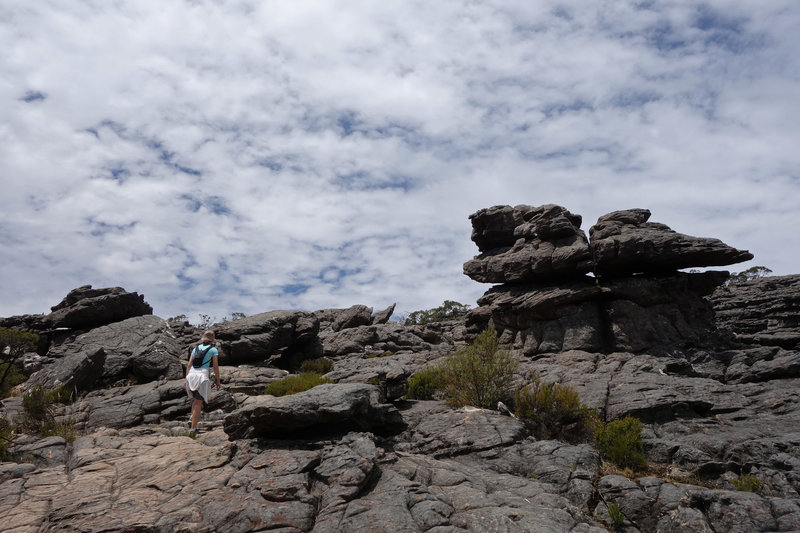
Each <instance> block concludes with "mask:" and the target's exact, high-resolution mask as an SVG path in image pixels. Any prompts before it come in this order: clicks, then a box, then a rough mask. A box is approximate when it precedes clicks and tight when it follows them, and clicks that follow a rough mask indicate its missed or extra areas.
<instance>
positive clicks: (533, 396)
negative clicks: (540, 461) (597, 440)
mask: <svg viewBox="0 0 800 533" xmlns="http://www.w3.org/2000/svg"><path fill="white" fill-rule="evenodd" d="M514 405H515V406H516V415H517V417H519V418H520V419H522V420H523V421H525V423H526V424H528V425H529V426H531V427H532V428H533V432H534V434H535V435H536V437H537V438H539V439H552V438H564V439H566V440H569V441H572V442H577V441H581V440H586V439H588V438H590V437H591V434H592V431H593V429H594V426H595V424H596V422H597V420H598V418H597V414H596V413H595V411H594V410H592V409H589V408H588V407H586V406H585V405H584V404H583V403H581V400H580V398H579V397H578V393H577V392H576V391H575V389H573V388H572V387H570V386H569V385H563V384H561V383H545V382H543V381H542V380H541V379H540V378H538V377H537V378H536V379H535V380H534V382H533V383H531V384H530V385H526V386H524V387H522V388H520V389H519V390H517V392H516V393H515V394H514Z"/></svg>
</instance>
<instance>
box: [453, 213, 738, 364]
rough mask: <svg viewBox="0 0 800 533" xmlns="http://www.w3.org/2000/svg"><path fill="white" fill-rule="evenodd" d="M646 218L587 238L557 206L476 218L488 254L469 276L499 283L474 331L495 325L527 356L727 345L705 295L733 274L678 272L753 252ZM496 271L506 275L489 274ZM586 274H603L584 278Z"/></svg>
mask: <svg viewBox="0 0 800 533" xmlns="http://www.w3.org/2000/svg"><path fill="white" fill-rule="evenodd" d="M649 217H650V212H649V211H647V210H646V209H631V210H627V211H617V212H614V213H609V214H608V215H605V216H602V217H600V219H599V220H598V222H597V224H596V225H594V226H593V227H592V228H591V229H590V230H589V235H590V237H591V240H590V241H586V239H585V237H584V236H583V233H582V232H581V230H580V223H581V218H580V217H579V216H577V215H573V214H571V213H570V212H569V211H567V210H566V209H564V208H562V207H559V206H553V205H545V206H540V207H536V208H534V207H530V206H517V207H514V208H511V207H509V206H503V207H493V208H491V209H485V210H481V211H478V212H477V213H475V214H474V215H472V217H471V219H472V224H473V240H474V241H475V242H476V244H478V247H479V249H480V250H481V251H482V252H483V253H482V254H481V255H479V256H478V257H476V258H475V259H473V260H472V261H468V262H467V263H465V265H464V272H465V273H466V274H467V275H468V276H470V277H472V278H473V279H475V280H476V281H482V282H487V281H489V282H502V285H497V286H495V287H493V288H492V289H490V290H489V291H487V292H486V294H484V295H483V297H481V298H480V299H479V300H478V308H476V309H474V310H472V311H471V312H470V313H469V315H468V317H467V325H468V327H469V328H470V332H471V333H473V334H475V333H477V332H479V331H481V330H482V329H484V328H486V327H487V326H488V325H489V324H493V325H494V326H495V327H496V328H497V329H499V330H500V331H501V333H503V339H504V340H505V341H506V342H510V343H513V345H514V347H515V348H517V349H518V350H520V351H521V352H522V353H523V354H525V355H528V356H532V355H535V354H537V353H547V352H554V351H556V352H557V351H564V350H573V349H575V350H587V351H600V352H603V353H611V352H614V351H633V352H642V351H645V350H662V351H663V350H670V349H683V348H687V347H700V346H704V345H708V344H713V343H719V342H721V340H720V337H719V336H718V335H716V334H715V329H716V326H715V323H714V314H713V311H712V309H711V305H710V304H709V303H708V301H707V300H706V299H705V297H706V296H708V295H709V294H711V293H712V292H713V290H714V289H715V288H716V287H718V286H720V285H722V284H723V283H724V282H725V280H726V279H727V277H728V273H727V272H705V273H700V274H685V273H680V272H678V271H677V270H678V269H679V268H684V267H695V266H707V265H723V264H729V263H735V262H739V261H745V260H748V259H752V255H751V254H749V253H748V252H746V251H741V250H737V249H735V248H731V247H730V246H727V245H725V244H723V243H722V242H720V241H719V240H717V239H703V238H697V237H689V236H686V235H681V234H679V233H676V232H674V231H672V230H671V229H669V228H668V227H667V226H665V225H663V224H657V223H652V222H648V219H649ZM512 240H513V244H509V243H511V242H512ZM578 243H581V244H580V246H579V248H580V250H582V251H581V252H578V251H576V250H577V249H576V246H578ZM556 258H558V261H556ZM541 265H544V266H541ZM556 265H561V267H563V268H555V266H556ZM495 271H496V272H502V273H503V275H502V276H494V275H486V273H487V272H495ZM589 271H592V272H594V273H595V274H596V275H597V277H589V276H586V275H585V273H586V272H589Z"/></svg>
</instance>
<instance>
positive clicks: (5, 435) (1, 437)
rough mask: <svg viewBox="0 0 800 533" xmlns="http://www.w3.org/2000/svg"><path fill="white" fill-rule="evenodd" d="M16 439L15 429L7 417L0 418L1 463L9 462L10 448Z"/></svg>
mask: <svg viewBox="0 0 800 533" xmlns="http://www.w3.org/2000/svg"><path fill="white" fill-rule="evenodd" d="M13 437H14V427H13V426H12V425H11V424H9V423H8V420H6V419H5V417H0V461H8V459H9V457H8V447H9V446H10V445H11V439H12V438H13Z"/></svg>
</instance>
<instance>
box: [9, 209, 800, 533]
mask: <svg viewBox="0 0 800 533" xmlns="http://www.w3.org/2000/svg"><path fill="white" fill-rule="evenodd" d="M648 218H649V212H647V211H646V210H640V209H634V210H629V211H619V212H616V213H610V214H609V215H605V216H603V217H601V218H600V220H598V223H597V224H596V225H595V226H593V227H592V228H591V229H590V230H589V236H590V239H587V238H586V235H585V234H584V233H583V231H581V229H580V225H581V217H580V216H578V215H574V214H572V213H570V212H569V211H567V210H566V209H564V208H563V207H559V206H554V205H546V206H541V207H529V206H518V207H507V206H505V207H492V208H489V209H484V210H481V211H479V212H478V213H475V214H474V215H473V216H472V217H471V220H472V224H473V241H474V242H475V243H476V244H477V245H478V248H479V251H480V255H479V256H478V257H476V258H475V259H473V260H471V261H468V262H467V263H466V264H465V266H464V272H465V273H467V275H469V276H470V277H472V278H473V279H475V280H478V281H480V282H484V283H493V284H497V285H496V286H494V287H492V288H490V289H489V290H488V291H487V292H486V294H485V295H484V296H482V297H481V298H480V300H479V302H478V303H479V306H478V307H477V308H474V309H472V310H471V311H470V312H469V313H468V314H467V315H466V316H464V317H460V318H454V319H452V320H448V321H444V322H440V323H434V324H426V325H404V324H400V323H397V322H390V321H389V318H390V316H391V314H392V312H393V310H394V306H390V307H388V308H387V309H385V310H383V311H379V312H376V313H373V309H372V308H371V307H367V306H365V305H353V306H351V307H348V308H344V309H323V310H318V311H314V312H308V311H285V310H282V311H281V310H278V311H275V310H272V311H268V312H264V313H259V314H256V315H253V316H250V317H245V318H242V319H238V320H232V321H227V322H223V323H220V324H215V325H214V326H213V329H215V331H216V332H217V338H218V340H219V342H218V344H217V346H218V349H219V350H220V352H221V356H220V365H221V366H220V375H221V381H222V385H223V387H222V390H221V391H219V392H216V391H215V393H214V394H213V396H212V398H211V401H210V403H209V405H208V406H206V408H205V409H204V415H203V419H202V422H201V426H200V427H201V432H200V436H199V437H198V438H197V439H196V440H195V439H192V438H190V437H189V436H187V434H186V432H187V424H186V420H187V417H188V413H189V408H190V405H191V402H190V401H189V399H188V398H187V396H186V393H185V391H184V388H183V380H182V379H181V376H182V375H183V372H184V368H185V364H186V359H187V355H188V350H189V349H190V348H191V347H192V346H193V345H194V344H196V343H197V341H198V340H199V338H200V334H201V330H200V329H199V328H197V327H195V326H192V325H190V324H189V323H188V322H182V321H176V320H174V319H171V320H164V319H161V318H159V317H157V316H154V315H152V314H151V313H152V308H151V307H150V306H149V305H148V304H147V303H146V302H145V301H144V298H143V297H142V296H140V295H138V294H136V293H130V292H127V291H125V290H124V289H121V288H119V287H117V288H110V289H92V288H91V287H88V286H87V287H81V288H79V289H76V290H75V291H72V292H70V294H69V295H67V297H66V298H65V299H64V301H63V302H62V303H61V304H59V305H57V306H54V308H53V309H52V312H51V313H50V314H47V315H23V316H16V317H8V318H3V319H0V327H3V328H12V329H15V330H18V331H24V332H35V333H37V334H38V335H39V345H38V347H37V348H36V351H35V353H34V352H31V353H26V354H23V355H21V356H16V355H15V356H14V357H13V361H12V362H13V363H14V364H15V365H17V366H18V367H19V368H21V369H22V372H23V374H24V377H25V378H27V380H26V381H25V382H24V383H22V384H20V385H18V386H17V393H19V394H21V393H24V392H25V391H30V390H31V389H32V388H33V387H34V386H36V385H40V386H44V387H47V388H52V387H56V386H59V385H65V386H68V387H69V388H71V389H72V390H73V391H74V393H75V394H74V398H73V401H72V402H71V403H69V404H68V405H60V404H59V405H57V406H56V407H55V411H54V417H55V422H62V423H66V422H69V423H70V424H72V425H73V427H74V429H75V431H76V433H77V438H76V439H75V440H74V442H67V440H65V439H64V438H62V437H60V436H50V437H40V436H39V435H36V434H30V433H29V432H27V431H26V430H24V429H22V428H21V429H20V430H19V431H17V432H16V433H15V434H14V435H12V436H11V441H10V442H6V441H2V443H7V444H8V450H7V453H6V456H5V457H3V458H0V459H2V462H0V513H2V516H3V530H4V531H9V532H13V533H27V532H41V531H69V532H95V531H127V532H145V531H146V532H164V533H166V532H174V531H183V532H197V533H201V532H202V533H206V532H212V531H214V532H217V531H218V532H230V533H240V532H241V533H244V532H248V531H274V532H278V533H300V532H315V533H325V532H331V533H334V532H336V533H338V532H352V533H356V532H364V531H371V532H392V533H394V532H409V533H411V532H420V533H422V532H425V533H456V532H476V533H477V532H481V533H483V532H509V533H510V532H528V531H536V532H539V531H541V532H553V533H567V532H569V533H602V532H605V531H608V530H611V529H612V528H613V527H619V530H622V531H626V532H629V533H633V532H664V533H666V532H677V531H692V532H694V531H705V532H722V531H725V532H744V533H749V532H754V531H800V351H799V350H800V325H799V324H798V316H800V275H795V276H781V277H770V278H761V279H755V280H752V281H747V282H744V283H736V284H733V283H728V284H725V282H726V280H727V279H728V274H727V273H726V272H705V273H702V274H700V273H684V272H678V269H680V268H691V267H695V266H713V265H724V264H731V263H735V262H738V261H744V260H747V259H750V258H751V256H750V254H749V253H747V252H744V251H740V250H736V249H734V248H731V247H729V246H727V245H725V244H723V243H721V242H719V241H718V240H715V239H701V238H695V237H688V236H685V235H680V234H677V233H675V232H673V231H671V230H670V229H669V228H668V227H666V226H664V225H662V224H656V223H651V222H648ZM589 274H594V276H590V275H589ZM489 324H492V325H494V326H495V328H497V329H498V330H499V331H500V332H501V335H502V339H503V340H504V341H505V342H507V343H509V344H510V345H511V347H512V353H514V354H515V355H516V356H517V357H518V358H519V361H520V367H519V370H518V372H517V374H516V376H515V377H516V380H517V383H518V384H520V385H522V384H526V383H530V382H531V381H532V380H533V379H534V377H535V376H539V377H540V378H541V379H543V380H544V381H546V382H550V383H554V382H558V383H562V384H564V385H567V386H569V387H571V388H573V389H574V390H575V391H577V393H578V394H579V396H580V399H581V401H582V402H583V403H585V404H586V405H587V406H589V407H591V408H593V409H596V410H597V412H598V414H599V416H600V417H601V418H602V419H604V420H606V421H611V420H615V419H619V418H622V417H625V416H627V415H632V416H636V417H637V418H639V419H640V420H641V421H642V422H643V424H644V429H643V439H644V447H645V452H646V455H647V459H648V461H649V462H650V465H651V466H650V469H649V470H648V471H646V472H638V473H625V472H618V471H615V470H613V469H610V468H609V466H608V465H606V464H604V463H603V461H602V460H601V457H600V455H599V453H598V451H597V449H596V448H595V447H594V446H593V445H592V444H590V443H586V442H584V443H574V442H565V441H562V440H558V439H550V440H541V439H537V438H536V437H535V436H534V435H533V434H532V432H531V430H530V428H528V427H527V426H526V424H525V423H524V422H523V421H522V420H520V419H518V418H516V417H513V416H508V415H507V414H505V413H504V412H501V411H499V410H498V411H495V410H487V409H477V408H474V407H463V408H459V409H454V408H452V407H449V406H448V405H447V404H445V403H444V402H442V401H437V400H432V401H415V400H404V399H403V396H404V395H405V393H406V391H407V389H408V380H409V378H410V377H411V376H413V375H414V374H415V373H416V372H419V371H420V370H423V369H425V368H429V367H430V366H431V365H438V364H441V362H443V361H444V360H445V358H447V357H448V356H449V355H451V354H452V353H453V352H454V351H455V350H456V349H457V348H458V347H459V346H461V345H464V344H465V343H467V342H469V341H470V340H471V338H472V336H473V335H474V334H475V333H477V332H478V331H480V330H481V329H482V328H484V327H486V326H488V325H489ZM5 355H7V356H9V357H10V352H9V353H6V354H5ZM320 355H322V356H325V357H326V358H328V359H329V360H330V361H332V363H333V368H332V370H331V371H330V372H328V373H327V374H325V377H327V378H328V379H330V380H331V381H333V383H330V384H325V385H320V386H317V387H315V388H312V389H311V390H309V391H306V392H302V393H298V394H294V395H290V396H282V397H273V396H269V395H266V394H264V389H265V387H266V386H267V385H268V384H270V383H272V382H275V381H277V380H280V379H282V378H284V377H286V376H287V375H289V374H292V373H296V372H297V371H298V370H299V369H300V366H301V365H302V363H303V362H304V361H305V360H308V359H315V358H318V357H319V356H320ZM512 408H513V406H512ZM0 417H2V418H4V419H5V420H6V421H9V422H10V423H11V424H15V423H16V422H18V421H20V420H21V419H22V418H23V407H22V398H21V397H20V396H19V395H17V396H14V395H12V396H11V397H8V398H5V399H3V400H2V403H1V404H0ZM2 443H0V444H2ZM0 450H2V447H0ZM623 474H625V475H623ZM746 476H751V478H750V479H756V480H758V483H759V484H760V485H759V486H758V487H754V488H757V490H756V491H754V492H747V491H743V490H737V488H739V489H741V488H742V486H741V484H738V483H737V482H739V481H741V480H742V479H748V478H747V477H746ZM612 506H616V507H617V508H618V509H619V510H620V511H621V512H622V514H623V515H624V520H623V523H622V524H621V525H617V526H615V525H614V521H613V520H612V518H611V514H610V511H609V510H610V509H611V508H612Z"/></svg>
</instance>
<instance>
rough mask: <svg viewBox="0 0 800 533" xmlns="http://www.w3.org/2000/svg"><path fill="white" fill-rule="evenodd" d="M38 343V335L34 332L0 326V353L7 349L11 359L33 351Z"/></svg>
mask: <svg viewBox="0 0 800 533" xmlns="http://www.w3.org/2000/svg"><path fill="white" fill-rule="evenodd" d="M38 344H39V336H38V335H37V334H35V333H25V332H22V331H17V330H16V329H8V328H0V353H2V352H5V350H6V348H8V349H9V355H10V356H11V358H12V359H14V358H17V357H19V356H21V355H22V354H24V353H26V352H35V351H36V346H37V345H38Z"/></svg>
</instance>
